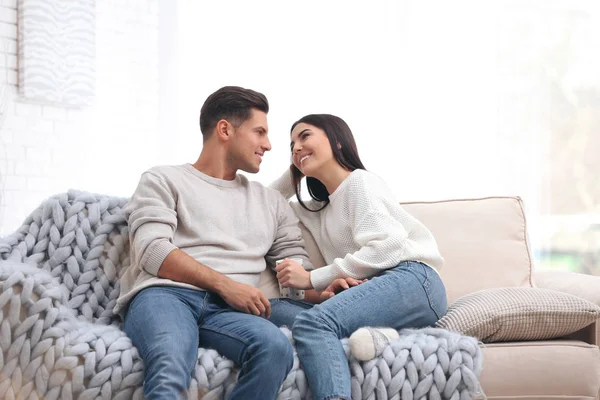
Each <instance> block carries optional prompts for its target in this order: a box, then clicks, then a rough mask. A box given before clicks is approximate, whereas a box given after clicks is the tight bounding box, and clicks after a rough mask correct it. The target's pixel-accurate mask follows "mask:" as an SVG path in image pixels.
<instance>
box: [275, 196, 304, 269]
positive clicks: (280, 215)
mask: <svg viewBox="0 0 600 400" xmlns="http://www.w3.org/2000/svg"><path fill="white" fill-rule="evenodd" d="M277 202H278V204H277V232H276V233H275V240H274V241H273V245H272V246H271V248H270V249H269V251H268V252H267V254H266V256H265V259H266V260H267V262H268V263H269V264H270V265H272V266H274V265H275V262H276V261H277V260H282V259H284V258H300V259H302V262H303V266H304V269H307V270H311V269H313V265H312V263H311V262H310V260H309V258H308V253H307V252H306V249H305V247H304V239H303V238H302V232H301V231H300V227H299V226H298V222H299V221H298V218H296V215H295V214H294V211H293V210H292V208H291V207H290V205H289V204H288V202H287V201H286V200H285V199H284V198H283V197H282V196H280V195H279V194H277Z"/></svg>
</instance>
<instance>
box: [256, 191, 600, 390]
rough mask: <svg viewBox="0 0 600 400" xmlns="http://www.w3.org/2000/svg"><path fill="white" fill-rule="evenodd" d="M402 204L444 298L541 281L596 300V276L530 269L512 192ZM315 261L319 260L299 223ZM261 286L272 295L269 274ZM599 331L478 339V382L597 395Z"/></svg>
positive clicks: (599, 289) (599, 298) (599, 281)
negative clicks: (433, 254) (424, 235)
mask: <svg viewBox="0 0 600 400" xmlns="http://www.w3.org/2000/svg"><path fill="white" fill-rule="evenodd" d="M403 206H404V208H405V209H406V210H407V211H408V212H410V213H411V214H412V215H414V216H415V217H417V218H418V219H419V220H421V221H422V222H423V223H424V224H425V225H426V226H427V227H428V228H429V229H430V230H431V231H432V232H433V234H434V235H435V237H436V239H437V241H438V244H439V247H440V250H441V252H442V255H443V256H444V258H445V265H444V267H443V269H442V270H441V276H442V279H443V280H444V283H445V285H446V290H447V295H448V303H449V304H451V303H452V302H453V301H455V300H456V299H458V298H459V297H461V296H464V295H466V294H469V293H472V292H475V291H478V290H482V289H490V288H499V287H543V288H549V289H554V290H558V291H562V292H567V293H571V294H575V295H578V296H581V297H583V298H586V299H587V300H590V301H592V302H594V303H596V304H599V305H600V277H593V276H586V275H581V274H575V273H568V272H557V271H539V272H535V271H534V268H533V264H532V257H531V252H530V248H529V243H528V238H527V226H526V220H525V213H524V211H523V204H522V201H521V199H519V198H517V197H489V198H482V199H468V200H451V201H440V202H415V203H405V204H403ZM303 235H304V238H305V240H306V244H307V249H308V251H309V255H310V257H311V260H312V261H313V263H314V264H315V266H322V265H324V264H325V262H324V261H323V257H322V256H321V254H320V253H319V250H318V248H317V246H316V243H315V242H314V239H313V238H312V236H311V235H310V233H309V232H308V231H307V230H306V229H303ZM261 289H262V290H263V291H264V292H265V294H267V295H268V296H270V297H276V296H278V292H279V291H278V285H277V281H276V279H275V277H274V276H273V274H272V273H271V272H270V271H269V272H265V273H264V274H263V276H262V281H261ZM599 338H600V335H599V334H598V331H597V329H596V323H594V324H592V325H590V326H588V327H587V328H585V329H583V330H580V331H578V332H576V333H574V334H573V335H571V336H570V337H569V338H560V339H555V340H544V341H523V342H504V343H490V344H482V352H483V357H484V364H483V372H482V374H481V376H480V382H481V385H482V388H483V391H484V392H485V395H486V396H487V398H488V399H490V400H491V399H502V400H508V399H511V400H514V399H523V400H542V399H544V400H546V399H548V400H550V399H559V398H564V399H570V400H584V399H585V400H590V399H597V398H599V397H598V396H599V392H600V351H599V349H598V346H597V344H598V343H599Z"/></svg>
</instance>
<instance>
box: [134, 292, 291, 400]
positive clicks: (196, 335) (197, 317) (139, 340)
mask: <svg viewBox="0 0 600 400" xmlns="http://www.w3.org/2000/svg"><path fill="white" fill-rule="evenodd" d="M124 331H125V333H126V334H127V336H129V338H130V339H131V341H132V342H133V344H134V345H135V346H136V347H137V349H138V351H139V353H140V356H141V357H142V359H143V360H144V373H145V375H144V398H145V399H180V398H184V399H185V398H187V389H188V387H189V384H190V381H191V378H192V373H193V371H194V369H195V366H196V362H197V357H198V347H205V348H213V349H215V350H217V351H218V352H219V354H221V355H223V356H225V357H227V358H229V359H230V360H232V361H233V362H235V363H236V364H237V365H238V366H240V367H241V368H240V373H239V376H238V381H237V384H236V386H235V388H234V390H233V391H232V393H231V396H230V397H229V398H230V399H244V400H248V399H257V400H265V399H275V398H276V396H277V393H278V392H279V389H280V387H281V384H282V382H283V380H284V379H285V377H286V376H287V374H288V373H289V371H290V370H291V369H292V365H293V348H292V345H291V344H290V342H289V340H288V339H287V338H286V337H285V335H284V334H283V333H282V332H281V331H280V330H279V329H278V328H277V327H276V326H275V325H273V324H272V323H271V322H269V321H268V320H266V319H264V318H261V317H257V316H254V315H249V314H244V313H241V312H238V311H235V310H234V309H232V308H231V307H230V306H229V305H228V304H227V303H225V301H224V300H223V299H222V298H221V297H219V296H217V295H215V294H213V293H209V292H204V291H197V290H192V289H185V288H175V287H168V286H153V287H149V288H146V289H144V290H142V291H141V292H140V293H138V294H137V295H136V296H135V297H134V298H133V300H132V301H131V303H130V304H129V308H128V310H127V312H126V315H125V325H124Z"/></svg>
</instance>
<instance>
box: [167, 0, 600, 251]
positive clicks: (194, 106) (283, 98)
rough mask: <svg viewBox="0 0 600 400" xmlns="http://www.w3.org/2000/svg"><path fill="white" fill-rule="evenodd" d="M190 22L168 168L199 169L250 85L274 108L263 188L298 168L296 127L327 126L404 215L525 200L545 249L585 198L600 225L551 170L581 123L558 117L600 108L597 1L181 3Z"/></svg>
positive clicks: (182, 46) (184, 32)
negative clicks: (207, 132)
mask: <svg viewBox="0 0 600 400" xmlns="http://www.w3.org/2000/svg"><path fill="white" fill-rule="evenodd" d="M178 15H179V19H178V22H179V23H178V36H177V37H178V49H179V50H178V60H177V75H178V86H177V88H178V96H177V123H178V130H177V132H176V134H175V135H174V137H173V139H172V141H171V143H172V149H173V151H172V152H170V153H166V154H165V155H164V157H165V158H167V159H169V160H179V161H180V160H181V159H187V160H194V159H195V157H196V156H197V155H198V153H199V151H200V149H201V142H202V140H201V135H200V132H199V129H198V122H197V118H198V112H199V109H200V106H201V104H202V102H203V101H204V99H205V98H206V96H207V95H208V94H210V93H211V92H212V91H214V90H216V89H217V88H219V87H221V86H223V85H240V86H244V87H249V88H253V89H255V90H258V91H261V92H263V93H265V94H266V95H267V97H268V98H269V101H270V103H271V112H270V114H269V125H270V137H271V140H272V143H273V151H272V152H271V154H268V155H267V156H266V157H265V160H264V162H263V164H262V169H261V172H260V173H259V174H258V175H256V176H255V179H257V180H259V181H262V182H263V183H269V182H270V181H271V180H272V179H274V178H275V177H277V176H279V175H280V174H281V172H282V171H283V170H284V168H286V166H287V165H288V162H289V153H288V142H289V128H290V126H291V124H292V123H293V122H294V121H295V120H297V119H298V118H300V117H302V116H303V115H305V114H308V113H321V112H324V113H332V114H336V115H338V116H340V117H342V118H343V119H345V120H346V121H347V122H348V123H349V125H350V127H351V128H352V130H353V132H354V134H355V137H356V140H357V143H358V146H359V152H360V154H361V157H362V159H363V162H364V163H365V165H366V167H367V168H368V169H370V170H372V171H374V172H376V173H378V174H379V175H381V176H382V177H384V178H385V179H386V180H387V181H388V182H390V185H391V186H392V187H393V189H394V191H395V192H396V194H397V195H398V198H399V199H400V200H402V201H409V200H433V199H446V198H456V197H473V196H487V195H519V196H521V197H522V198H523V199H524V201H525V204H526V207H527V211H528V214H529V215H530V222H531V223H530V225H531V229H532V232H531V233H532V242H533V244H534V247H535V248H540V249H541V248H543V247H544V246H547V243H548V241H549V240H550V239H549V238H548V237H547V235H546V236H545V235H544V232H543V231H544V229H546V228H547V226H546V225H544V224H545V220H544V219H542V218H541V217H543V216H547V215H549V214H553V213H555V210H553V209H552V205H553V204H554V203H556V202H557V201H558V202H560V201H563V200H562V197H560V195H561V194H564V193H565V192H572V193H576V192H577V191H578V190H579V192H581V193H583V194H574V195H573V196H570V198H577V199H579V198H580V197H582V196H583V197H585V199H586V200H585V201H584V200H580V199H579V200H572V201H571V203H573V202H574V203H577V204H587V206H582V205H581V206H580V205H578V206H574V207H572V208H573V210H570V211H569V212H568V213H571V214H575V213H582V212H584V209H589V210H591V208H593V207H596V212H600V211H598V204H599V203H600V195H599V193H598V191H596V192H590V193H588V192H589V190H588V192H584V191H582V190H581V187H582V184H579V188H578V187H577V184H575V182H570V183H569V182H568V180H567V181H565V182H563V183H561V184H563V185H564V188H560V189H557V188H556V185H557V182H560V180H557V178H556V176H555V175H556V174H555V173H554V172H556V170H557V168H558V167H557V165H558V164H556V163H555V161H556V160H555V158H554V157H552V155H553V154H554V153H555V152H556V148H557V146H558V147H559V148H562V147H563V146H561V145H557V142H556V140H555V136H556V135H557V133H556V132H557V129H562V130H563V131H564V130H565V124H567V123H572V121H571V120H572V119H573V118H575V117H569V118H570V119H569V118H566V117H565V118H559V117H560V116H561V115H563V114H564V113H565V112H566V111H565V110H564V107H571V109H573V108H577V107H582V106H581V104H582V103H581V102H582V100H581V98H580V95H579V92H578V90H580V89H581V88H586V90H588V92H586V93H588V100H589V97H590V96H591V97H592V98H595V99H596V100H597V99H598V97H597V94H598V88H599V85H600V79H598V74H599V72H598V71H600V62H599V59H598V57H599V56H598V54H600V51H598V50H599V47H598V44H599V42H598V37H599V33H600V32H599V30H598V28H597V26H598V25H600V24H599V23H598V22H599V19H598V17H599V14H598V6H597V5H596V4H595V3H594V2H573V1H560V2H559V1H541V0H539V1H526V0H524V1H518V2H517V1H502V0H497V1H492V0H489V1H455V2H443V1H415V0H404V1H394V0H373V1H371V2H368V3H367V2H364V1H361V2H352V1H350V2H348V1H326V2H323V1H303V2H299V3H294V4H291V3H288V2H275V1H254V2H245V1H223V2H196V1H191V0H189V1H185V0H180V3H179V13H178ZM594 66H595V67H594ZM590 91H591V92H590ZM590 93H591V94H590ZM594 96H596V97H594ZM574 99H575V100H574ZM569 104H570V105H569ZM567 120H569V121H570V122H569V121H567ZM577 123H578V124H579V125H576V126H575V125H573V126H574V128H573V130H574V131H577V132H582V131H583V130H586V129H587V131H586V132H588V131H590V124H591V123H592V122H589V121H587V120H585V121H583V122H582V121H579V122H577ZM559 125H560V128H559ZM596 133H597V131H596ZM573 134H575V133H573ZM565 140H566V141H567V142H568V141H569V139H568V138H567V139H565ZM579 142H581V140H580V141H579ZM579 142H578V143H579ZM596 143H598V142H596ZM579 146H580V145H579ZM572 147H576V144H572ZM564 150H565V151H567V150H566V149H564ZM568 151H571V150H568ZM573 151H575V150H573ZM569 165H570V164H569ZM577 168H578V167H575V170H577ZM586 168H588V167H587V166H586ZM588 169H589V168H588ZM588 169H585V168H584V170H585V171H587V172H586V173H588V175H589V171H588ZM553 171H554V172H553ZM578 171H579V172H574V174H575V175H577V174H578V175H577V176H579V177H580V179H583V180H585V178H581V177H582V176H583V175H584V172H585V171H584V172H582V169H581V168H579V170H578ZM590 179H591V178H590ZM588 180H589V179H588ZM586 182H587V181H586ZM583 186H585V185H583ZM577 193H578V192H577ZM586 196H587V197H586ZM582 201H583V203H582ZM586 201H587V203H586ZM586 207H587V208H586ZM589 210H588V211H589ZM599 246H600V244H599Z"/></svg>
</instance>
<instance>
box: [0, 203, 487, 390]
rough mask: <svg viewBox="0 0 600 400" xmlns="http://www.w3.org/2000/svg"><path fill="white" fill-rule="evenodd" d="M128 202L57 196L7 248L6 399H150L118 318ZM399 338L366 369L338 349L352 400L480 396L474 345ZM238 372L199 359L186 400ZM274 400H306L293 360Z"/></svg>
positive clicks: (0, 334) (421, 333) (0, 244)
mask: <svg viewBox="0 0 600 400" xmlns="http://www.w3.org/2000/svg"><path fill="white" fill-rule="evenodd" d="M126 201H127V199H125V198H117V197H110V196H103V195H92V194H89V193H84V192H79V191H69V192H68V193H64V194H59V195H56V196H54V197H52V198H50V199H48V200H46V201H45V202H44V203H43V204H42V205H41V206H40V207H38V208H37V209H36V210H35V211H33V213H32V214H31V215H30V216H29V217H28V218H27V219H26V221H25V222H24V224H23V225H22V226H21V228H19V229H18V230H17V231H16V232H15V233H13V234H12V235H10V236H8V237H6V238H3V239H0V347H1V348H2V352H0V398H3V399H17V398H19V399H20V398H23V399H25V398H28V399H41V398H43V399H58V398H60V399H72V398H77V399H82V400H85V399H131V398H134V399H142V398H143V392H142V383H143V369H144V367H143V362H142V360H141V359H140V357H139V355H138V352H137V350H136V349H135V347H133V346H132V344H131V341H130V340H129V339H128V338H127V336H126V335H125V334H124V333H123V332H122V331H121V329H120V328H121V323H122V321H121V319H120V318H119V316H118V315H115V314H113V312H112V309H113V307H114V305H115V302H116V299H117V297H118V294H119V277H120V275H121V274H122V273H123V271H124V270H125V268H126V267H127V266H128V265H129V256H128V250H129V243H128V234H127V222H126V221H125V219H124V215H123V212H122V208H123V206H124V205H125V203H126ZM282 330H283V331H284V332H285V333H286V334H287V336H288V337H289V338H290V340H291V341H292V342H293V339H292V337H291V334H290V332H289V330H287V329H286V328H282ZM400 336H401V338H400V340H397V341H394V342H392V343H391V344H390V345H389V346H387V347H386V348H385V351H384V352H383V354H382V355H381V356H379V357H377V358H375V359H373V360H371V361H368V362H358V361H357V360H356V359H355V358H354V357H352V355H351V354H350V351H349V346H348V343H347V339H344V340H342V342H343V344H344V348H345V349H346V354H347V355H348V361H349V365H350V368H351V372H352V398H353V399H373V400H374V399H452V400H458V399H461V400H462V399H471V398H473V397H474V396H475V395H476V394H477V393H478V391H479V384H478V380H477V376H478V375H479V373H480V372H481V364H482V359H481V351H480V349H479V347H478V343H477V341H476V339H474V338H471V337H466V336H462V335H460V334H458V333H454V332H449V331H445V330H442V329H436V328H426V329H420V330H404V331H401V332H400ZM237 372H238V369H237V366H236V365H234V364H233V363H232V362H231V361H230V360H228V359H226V358H224V357H222V356H220V355H219V354H218V353H217V352H216V351H214V350H211V349H204V348H200V349H198V363H197V365H196V370H195V373H194V377H193V379H192V384H191V387H190V398H203V399H221V398H227V395H228V393H230V392H231V390H232V388H233V386H234V385H235V382H236V379H237ZM277 398H278V399H307V398H310V390H309V388H308V385H307V382H306V378H305V376H304V373H303V371H302V369H301V366H300V364H299V362H298V359H297V357H295V360H294V366H293V369H292V371H291V372H290V374H289V375H288V377H287V379H286V380H285V381H284V383H283V385H282V387H281V391H280V393H279V396H278V397H277Z"/></svg>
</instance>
